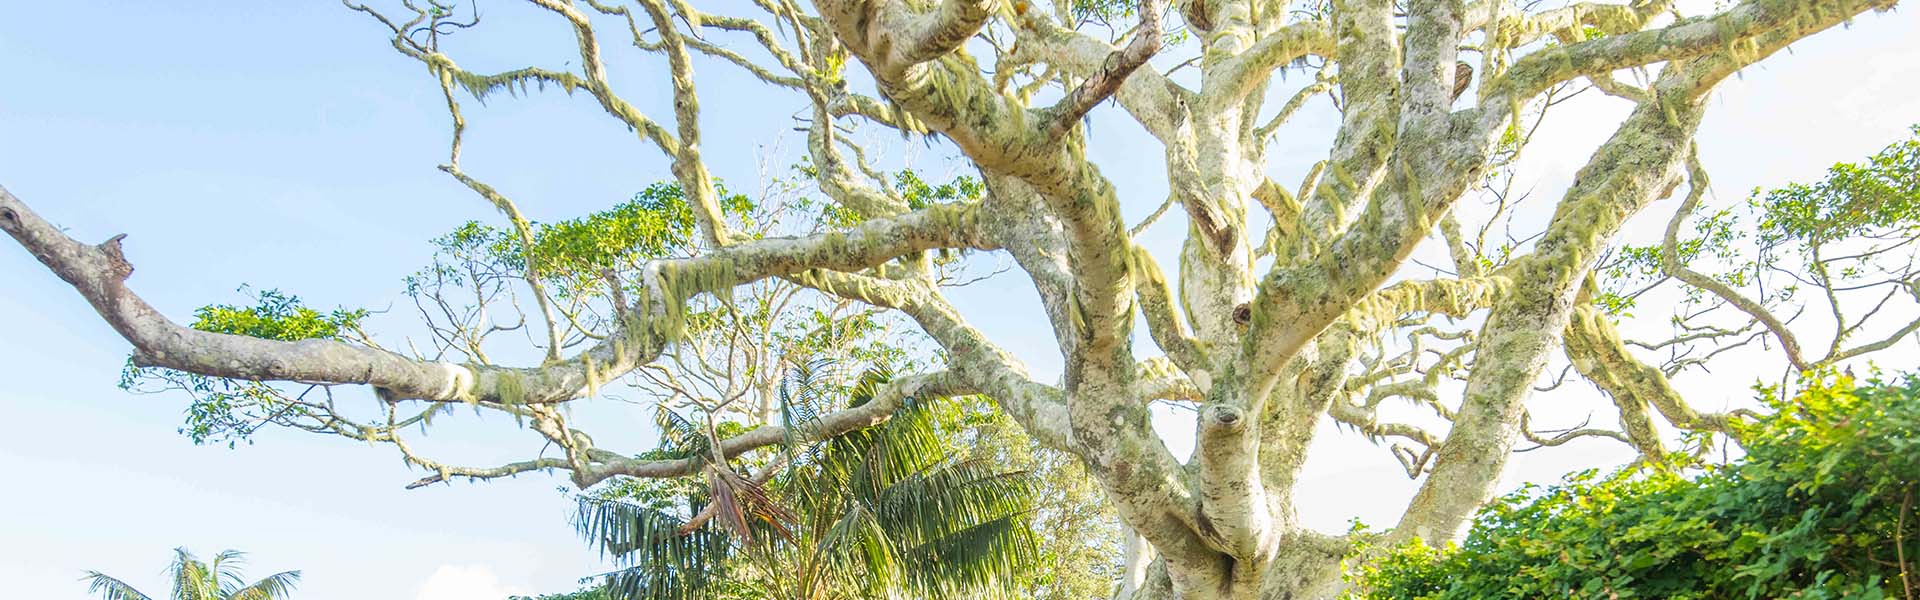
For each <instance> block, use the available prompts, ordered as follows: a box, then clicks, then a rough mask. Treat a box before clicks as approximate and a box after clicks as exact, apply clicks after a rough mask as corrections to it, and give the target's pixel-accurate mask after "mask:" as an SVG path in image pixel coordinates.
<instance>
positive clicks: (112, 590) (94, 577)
mask: <svg viewBox="0 0 1920 600" xmlns="http://www.w3.org/2000/svg"><path fill="white" fill-rule="evenodd" d="M80 580H81V581H85V582H87V593H88V594H98V595H99V596H100V597H101V598H105V599H106V600H153V598H151V597H149V596H147V595H146V594H144V593H141V592H140V590H136V589H133V586H131V585H127V582H124V581H121V580H119V579H114V578H112V577H108V576H107V574H105V573H101V572H99V571H87V576H86V577H82V578H80Z"/></svg>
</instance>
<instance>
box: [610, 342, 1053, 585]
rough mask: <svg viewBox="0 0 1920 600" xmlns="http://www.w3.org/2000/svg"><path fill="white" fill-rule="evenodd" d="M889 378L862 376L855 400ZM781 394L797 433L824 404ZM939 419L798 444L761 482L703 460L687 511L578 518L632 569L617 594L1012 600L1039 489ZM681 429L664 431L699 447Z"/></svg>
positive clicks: (617, 578)
mask: <svg viewBox="0 0 1920 600" xmlns="http://www.w3.org/2000/svg"><path fill="white" fill-rule="evenodd" d="M885 380H886V376H885V374H884V373H871V374H869V375H867V376H865V377H863V378H862V381H861V384H860V385H858V386H855V387H854V388H853V390H852V393H850V394H848V396H850V398H849V402H848V403H849V404H852V405H859V404H864V403H865V402H867V401H869V400H870V399H871V398H872V393H873V390H874V389H875V387H877V386H878V385H879V384H881V383H884V382H885ZM803 389H805V388H803ZM783 395H784V394H783ZM803 396H804V395H803ZM786 400H787V404H788V406H787V407H783V413H785V416H786V418H785V420H786V421H787V424H788V425H789V430H790V431H791V430H794V429H797V428H803V427H805V425H806V422H807V420H808V417H806V416H804V415H811V414H816V409H819V408H825V407H821V406H818V405H817V404H816V403H815V402H813V401H805V402H803V401H800V399H798V398H795V399H786ZM944 418H948V416H947V415H942V414H940V413H938V412H937V411H935V410H933V409H932V407H930V406H929V405H928V403H926V402H924V401H916V400H908V401H906V402H904V405H903V407H902V408H901V409H900V410H899V411H898V412H897V413H896V414H895V415H894V416H893V418H892V419H890V420H888V421H887V422H886V423H885V424H882V425H880V426H876V427H874V428H871V429H867V430H863V431H858V432H854V433H852V434H849V435H845V436H840V437H835V438H832V439H830V440H828V441H826V442H824V443H821V444H817V445H813V446H810V447H798V446H795V445H790V446H789V448H790V451H789V453H788V454H787V455H785V456H783V457H781V459H779V460H777V461H775V463H774V464H770V465H765V466H763V467H762V468H761V469H760V471H759V472H758V473H756V474H754V475H742V474H737V473H734V472H733V471H732V469H731V468H730V467H726V468H717V467H716V466H715V465H712V464H708V465H706V467H705V468H706V469H707V470H708V471H709V476H708V483H709V485H708V486H707V490H706V493H704V494H701V495H700V497H695V498H688V499H687V500H689V506H688V509H687V512H686V515H691V516H683V515H679V514H675V513H672V512H668V511H662V510H658V509H656V508H650V507H644V506H638V505H635V504H631V503H626V502H620V501H614V500H607V499H603V498H595V499H585V500H583V501H582V502H581V513H580V518H579V520H578V523H577V524H578V527H579V529H580V532H581V534H582V535H583V536H585V537H587V538H588V539H589V540H591V541H592V542H593V543H594V544H595V545H597V546H598V547H599V548H600V549H601V550H602V551H603V552H605V553H607V554H610V555H612V556H613V557H614V558H615V560H616V561H617V563H618V564H620V565H622V566H623V567H625V568H623V569H621V570H619V571H615V572H613V573H610V574H608V575H607V577H606V587H605V588H604V589H606V590H607V591H608V592H609V595H610V596H611V597H612V598H615V599H619V600H678V599H683V598H703V599H712V598H775V597H778V598H795V599H798V600H839V599H854V598H889V597H903V596H904V597H918V598H1002V597H1008V596H1010V595H1011V593H1012V591H1013V590H1014V589H1015V586H1014V585H1013V582H1014V581H1015V580H1016V579H1017V576H1018V575H1019V574H1020V573H1022V572H1024V571H1026V570H1029V569H1031V568H1034V567H1035V566H1036V563H1037V561H1038V552H1037V551H1036V549H1035V548H1036V539H1035V535H1034V533H1033V531H1032V530H1031V528H1030V519H1029V517H1030V512H1031V506H1032V502H1031V495H1032V481H1031V479H1030V478H1029V476H1028V475H1027V474H1026V473H1024V472H1017V471H1016V472H1005V471H1001V470H999V469H996V468H995V467H994V465H992V464H990V463H988V462H987V461H984V460H980V459H977V458H968V457H966V456H965V455H964V452H962V451H961V450H960V449H959V448H955V447H954V446H953V445H952V444H950V443H949V442H948V441H947V438H945V437H944V436H942V435H940V429H941V428H942V427H943V426H946V425H947V424H945V423H943V422H942V419H944ZM669 429H673V428H672V427H669ZM685 433H687V434H689V435H678V434H675V433H671V432H670V433H669V435H667V436H666V437H667V438H668V439H669V440H673V439H681V440H689V441H691V445H693V446H695V447H700V446H704V444H702V443H701V442H702V440H698V439H697V436H698V435H699V434H698V432H697V431H687V432H685ZM692 455H693V456H699V454H698V453H693V454H692ZM707 462H709V463H710V462H712V461H711V460H709V461H707ZM716 473H720V474H717V475H716Z"/></svg>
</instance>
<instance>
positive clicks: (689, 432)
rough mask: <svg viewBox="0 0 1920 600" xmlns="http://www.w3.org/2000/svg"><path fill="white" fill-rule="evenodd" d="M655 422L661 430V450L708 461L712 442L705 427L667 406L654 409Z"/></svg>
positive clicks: (662, 405)
mask: <svg viewBox="0 0 1920 600" xmlns="http://www.w3.org/2000/svg"><path fill="white" fill-rule="evenodd" d="M653 422H654V425H656V426H658V427H659V428H660V449H662V450H665V451H667V452H669V453H672V454H674V455H677V456H681V457H684V458H690V459H695V460H705V459H706V457H707V451H708V449H710V448H711V447H712V446H711V444H712V441H711V440H708V439H707V430H706V428H705V427H701V426H700V425H699V424H698V423H694V422H693V421H691V420H688V419H687V418H686V417H685V416H682V415H681V414H680V413H678V412H675V411H674V410H673V409H671V408H668V407H667V405H665V404H660V405H657V406H655V407H654V412H653Z"/></svg>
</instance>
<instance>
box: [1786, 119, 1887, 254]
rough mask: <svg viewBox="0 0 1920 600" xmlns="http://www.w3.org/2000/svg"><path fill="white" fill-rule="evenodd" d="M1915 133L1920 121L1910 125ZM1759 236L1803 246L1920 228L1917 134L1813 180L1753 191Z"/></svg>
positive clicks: (1831, 169) (1836, 167)
mask: <svg viewBox="0 0 1920 600" xmlns="http://www.w3.org/2000/svg"><path fill="white" fill-rule="evenodd" d="M1913 133H1914V135H1916V136H1920V126H1915V127H1914V128H1913ZM1753 204H1754V205H1755V206H1757V207H1759V208H1760V209H1761V214H1762V219H1761V221H1760V236H1759V237H1760V240H1761V242H1762V243H1763V244H1768V245H1775V244H1780V243H1784V242H1790V241H1791V242H1801V243H1803V245H1799V246H1797V247H1801V248H1807V247H1813V246H1816V245H1818V244H1823V243H1828V242H1833V241H1837V240H1841V239H1845V238H1848V237H1852V236H1858V235H1864V234H1871V233H1876V232H1882V231H1893V232H1897V233H1903V234H1910V233H1913V232H1914V231H1915V230H1916V229H1920V138H1916V139H1909V140H1905V141H1901V142H1898V143H1895V144H1893V145H1891V146H1887V147H1886V148H1885V149H1882V150H1881V151H1880V152H1879V153H1877V154H1874V155H1873V156H1871V157H1868V158H1867V160H1866V161H1864V162H1860V163H1840V164H1837V165H1834V166H1833V167H1832V168H1830V169H1828V170H1827V176H1826V178H1825V179H1823V180H1821V181H1819V182H1816V183H1795V184H1791V185H1788V186H1786V187H1783V188H1780V189H1776V190H1771V191H1767V192H1764V193H1762V192H1758V191H1756V192H1755V193H1754V199H1753Z"/></svg>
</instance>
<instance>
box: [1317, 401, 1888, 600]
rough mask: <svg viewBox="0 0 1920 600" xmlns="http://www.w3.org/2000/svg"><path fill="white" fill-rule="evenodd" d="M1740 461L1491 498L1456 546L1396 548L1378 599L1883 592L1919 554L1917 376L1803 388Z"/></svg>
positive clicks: (1379, 582)
mask: <svg viewBox="0 0 1920 600" xmlns="http://www.w3.org/2000/svg"><path fill="white" fill-rule="evenodd" d="M1803 386H1804V388H1805V389H1803V390H1802V391H1801V392H1800V393H1799V394H1798V395H1796V396H1794V397H1792V398H1781V397H1777V395H1776V394H1775V392H1774V391H1773V390H1771V389H1766V390H1763V398H1764V400H1766V402H1767V403H1768V404H1769V405H1771V406H1772V407H1773V408H1774V409H1775V410H1776V411H1777V412H1776V413H1775V414H1774V415H1773V416H1771V417H1769V418H1767V419H1765V420H1764V421H1761V422H1758V423H1755V424H1751V425H1747V426H1745V427H1744V429H1743V431H1742V435H1741V440H1742V443H1743V445H1744V446H1745V447H1746V448H1747V451H1748V454H1747V456H1746V457H1745V458H1744V459H1742V460H1741V461H1740V462H1738V463H1736V464H1734V465H1731V466H1724V467H1718V468H1712V469H1709V470H1707V471H1705V472H1704V473H1700V474H1696V475H1694V476H1687V475H1685V474H1682V473H1678V472H1672V471H1654V472H1648V473H1633V472H1625V473H1620V474H1617V475H1615V476H1612V477H1607V478H1600V477H1597V476H1595V474H1594V473H1592V472H1587V473H1584V474H1581V475H1577V476H1575V477H1573V478H1571V480H1570V481H1569V482H1568V483H1567V484H1565V485H1560V486H1554V487H1548V488H1539V487H1529V488H1526V489H1523V490H1521V491H1518V492H1515V493H1514V494H1512V495H1509V496H1507V497H1505V498H1501V499H1500V500H1498V501H1496V502H1494V503H1492V504H1490V505H1489V506H1487V507H1486V508H1485V509H1483V510H1482V511H1481V513H1480V516H1479V519H1478V521H1477V522H1476V523H1475V524H1474V527H1473V529H1472V531H1471V532H1470V533H1469V534H1468V535H1467V537H1466V539H1465V541H1464V542H1463V543H1462V544H1460V546H1459V547H1457V548H1455V547H1449V548H1444V549H1436V548H1432V547H1428V546H1425V545H1422V544H1419V543H1417V542H1416V543H1413V544H1411V545H1408V546H1403V547H1399V548H1393V549H1390V550H1388V551H1386V552H1385V553H1384V554H1383V555H1382V556H1380V557H1379V558H1378V559H1377V560H1375V561H1373V562H1371V563H1370V564H1369V565H1368V566H1366V567H1364V568H1362V569H1361V570H1360V572H1359V573H1357V574H1356V576H1355V580H1356V582H1357V583H1359V584H1360V589H1361V590H1363V592H1362V593H1361V594H1359V595H1361V596H1362V597H1368V598H1420V599H1442V598H1548V597H1553V598H1566V597H1580V598H1596V597H1612V598H1842V597H1844V598H1885V597H1901V596H1902V595H1903V594H1904V595H1905V596H1906V597H1911V588H1909V587H1907V586H1910V585H1912V584H1913V583H1916V582H1913V581H1911V580H1906V581H1903V579H1902V577H1903V576H1905V577H1909V578H1910V577H1911V575H1903V574H1905V573H1910V571H1911V570H1912V568H1913V562H1912V561H1914V560H1916V559H1920V537H1917V536H1916V535H1915V531H1916V530H1920V525H1916V524H1915V523H1914V522H1913V521H1914V512H1913V505H1914V494H1915V491H1916V490H1915V486H1916V484H1920V378H1916V377H1907V378H1904V379H1900V380H1897V381H1891V382H1882V381H1872V382H1868V383H1867V384H1866V385H1862V386H1858V387H1856V385H1855V382H1854V381H1853V378H1852V377H1851V376H1847V375H1829V376H1826V377H1818V378H1811V379H1809V380H1808V381H1806V382H1803Z"/></svg>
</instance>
